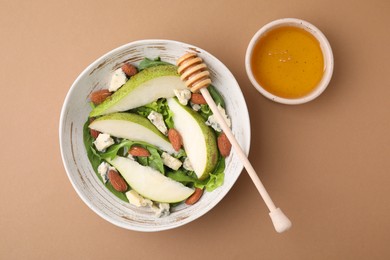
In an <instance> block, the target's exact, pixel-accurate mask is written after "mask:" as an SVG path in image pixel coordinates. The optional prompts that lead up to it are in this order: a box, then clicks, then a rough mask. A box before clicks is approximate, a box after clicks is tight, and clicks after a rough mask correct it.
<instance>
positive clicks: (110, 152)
mask: <svg viewBox="0 0 390 260" xmlns="http://www.w3.org/2000/svg"><path fill="white" fill-rule="evenodd" d="M166 64H170V63H167V62H164V61H161V59H160V58H156V59H154V60H152V59H148V58H145V59H144V60H143V61H142V62H141V63H140V64H139V66H138V70H139V71H141V70H143V69H145V68H149V67H153V66H159V65H166ZM170 65H171V64H170ZM208 89H209V92H210V94H211V96H212V98H213V99H214V101H215V102H216V104H217V105H221V106H222V107H223V108H225V102H224V100H223V98H222V96H221V95H220V94H219V93H218V91H217V90H216V89H215V87H214V86H212V85H210V86H209V87H208ZM91 107H92V108H93V107H94V104H93V103H91ZM152 111H156V112H158V113H160V114H162V116H163V118H164V121H165V124H166V125H167V127H168V128H169V129H170V128H173V127H174V123H173V118H172V117H173V113H172V111H171V110H170V109H169V106H168V104H167V100H166V99H165V98H160V99H158V100H155V101H153V102H151V103H149V104H146V105H144V106H141V107H138V108H135V109H132V110H129V111H126V112H130V113H136V114H138V115H141V116H143V117H147V116H148V115H149V114H150V113H151V112H152ZM198 113H200V114H201V115H202V117H203V118H204V119H205V121H206V120H207V118H208V117H209V116H211V115H212V111H211V109H210V107H209V106H208V105H207V104H204V105H201V106H200V110H199V111H198ZM89 123H90V120H89V119H88V120H87V121H86V122H85V124H84V127H83V140H84V145H85V148H86V151H87V156H88V159H89V161H90V162H91V165H92V168H93V170H94V171H95V173H96V175H97V176H98V178H99V179H100V180H101V181H102V182H103V179H102V176H100V174H99V173H98V170H97V169H98V167H99V165H100V164H101V163H102V162H104V161H105V159H114V158H115V157H116V156H124V157H126V156H128V152H129V150H130V149H131V147H132V146H134V145H136V146H140V147H143V148H145V149H147V150H148V151H149V153H150V156H147V157H139V156H138V157H134V159H135V160H136V161H137V162H138V163H140V164H141V165H144V166H149V167H152V168H154V169H155V170H157V171H159V172H160V173H161V174H164V175H165V176H167V177H169V178H171V179H172V180H175V181H178V182H180V183H182V184H183V185H186V186H188V187H195V188H201V189H205V190H206V191H208V192H211V191H213V190H215V189H216V188H218V187H220V186H221V185H223V182H224V176H225V175H224V170H225V158H224V157H222V156H221V155H220V154H219V158H218V163H217V165H216V167H215V168H214V170H213V172H211V173H210V174H209V177H208V178H206V179H204V180H199V179H198V178H197V176H196V174H195V172H193V171H189V170H186V169H185V168H184V167H181V168H179V169H178V170H176V171H175V170H172V169H170V168H168V167H167V166H165V165H164V163H163V159H162V158H161V155H162V153H163V152H164V151H162V150H161V149H159V148H158V147H156V146H154V145H151V144H149V143H147V142H145V141H132V140H127V139H123V138H114V139H115V144H113V145H111V146H110V147H109V148H107V149H106V150H105V151H102V152H99V151H97V150H96V149H95V148H94V144H93V142H94V138H93V137H92V136H91V133H90V129H89V128H88V125H89ZM212 131H214V130H212ZM172 156H174V157H175V158H176V159H179V160H180V161H181V162H184V160H185V159H186V158H187V155H186V152H185V150H184V149H180V150H179V151H178V152H176V153H174V154H172ZM103 183H104V182H103ZM104 185H105V186H106V187H107V188H108V189H109V190H110V191H111V192H112V193H113V194H114V195H116V196H117V197H118V198H120V199H121V200H123V201H126V202H128V199H127V197H126V196H125V194H124V193H122V192H118V191H116V190H115V189H114V188H113V187H112V185H111V184H110V182H107V183H104Z"/></svg>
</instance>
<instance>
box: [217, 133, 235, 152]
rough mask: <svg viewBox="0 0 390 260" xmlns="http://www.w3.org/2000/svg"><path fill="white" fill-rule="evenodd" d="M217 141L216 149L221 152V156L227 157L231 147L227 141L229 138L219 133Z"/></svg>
mask: <svg viewBox="0 0 390 260" xmlns="http://www.w3.org/2000/svg"><path fill="white" fill-rule="evenodd" d="M217 143H218V149H219V152H220V153H221V155H222V156H223V157H228V156H229V154H230V150H231V149H232V145H231V143H230V142H229V139H228V138H227V136H226V134H225V133H221V134H220V135H219V136H218V139H217Z"/></svg>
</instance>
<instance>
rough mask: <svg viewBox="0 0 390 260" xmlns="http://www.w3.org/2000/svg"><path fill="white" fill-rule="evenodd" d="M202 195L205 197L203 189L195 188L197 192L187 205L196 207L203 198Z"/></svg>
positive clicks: (188, 200)
mask: <svg viewBox="0 0 390 260" xmlns="http://www.w3.org/2000/svg"><path fill="white" fill-rule="evenodd" d="M202 195H203V189H200V188H195V192H194V193H193V194H192V195H191V196H190V197H189V198H188V199H186V201H185V203H186V204H187V205H194V204H195V203H196V202H198V200H199V199H200V197H202Z"/></svg>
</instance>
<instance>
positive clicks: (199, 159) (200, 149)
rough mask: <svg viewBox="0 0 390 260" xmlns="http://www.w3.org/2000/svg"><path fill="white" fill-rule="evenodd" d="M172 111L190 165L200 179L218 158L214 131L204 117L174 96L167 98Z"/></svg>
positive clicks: (213, 165)
mask: <svg viewBox="0 0 390 260" xmlns="http://www.w3.org/2000/svg"><path fill="white" fill-rule="evenodd" d="M168 106H169V108H170V109H171V111H172V112H173V123H174V125H175V128H176V130H177V131H179V133H180V135H181V137H182V140H183V147H184V149H185V151H186V153H187V156H188V158H189V160H190V162H191V165H192V167H193V168H194V171H195V173H196V175H197V176H198V178H199V179H200V180H202V179H205V178H207V177H208V176H209V173H210V172H212V170H213V169H214V167H215V165H216V163H217V160H218V148H217V143H216V137H215V134H214V132H213V131H212V130H211V129H210V128H209V127H208V126H207V125H206V124H205V122H204V119H203V117H202V116H201V115H199V114H198V113H197V112H195V111H194V110H192V109H191V108H190V107H188V106H183V105H181V104H180V103H179V101H178V100H177V99H176V98H169V99H168Z"/></svg>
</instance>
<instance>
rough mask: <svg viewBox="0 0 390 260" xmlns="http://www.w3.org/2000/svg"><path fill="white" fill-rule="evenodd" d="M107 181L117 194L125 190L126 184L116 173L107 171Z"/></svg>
mask: <svg viewBox="0 0 390 260" xmlns="http://www.w3.org/2000/svg"><path fill="white" fill-rule="evenodd" d="M108 179H109V180H110V183H111V185H112V187H113V188H114V189H115V190H117V191H119V192H125V191H126V190H127V183H126V182H125V180H124V179H123V178H122V176H121V175H120V174H119V173H118V172H117V171H114V170H109V171H108Z"/></svg>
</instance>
